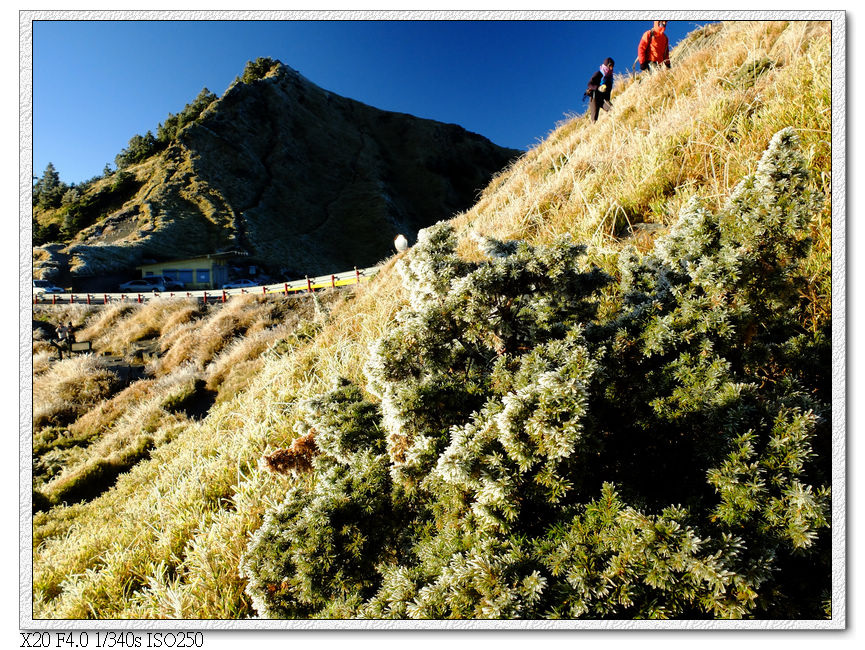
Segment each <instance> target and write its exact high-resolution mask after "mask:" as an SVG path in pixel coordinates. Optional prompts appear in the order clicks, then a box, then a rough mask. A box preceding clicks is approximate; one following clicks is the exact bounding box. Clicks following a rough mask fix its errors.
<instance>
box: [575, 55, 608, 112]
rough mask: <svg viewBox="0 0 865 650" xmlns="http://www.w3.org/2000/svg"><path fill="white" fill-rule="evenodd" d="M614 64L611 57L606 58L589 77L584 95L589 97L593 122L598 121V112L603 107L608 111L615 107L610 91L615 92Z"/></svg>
mask: <svg viewBox="0 0 865 650" xmlns="http://www.w3.org/2000/svg"><path fill="white" fill-rule="evenodd" d="M613 65H614V61H613V60H612V59H611V58H610V57H607V58H606V59H604V62H603V63H602V64H601V67H600V68H599V69H598V71H597V72H596V73H595V74H593V75H592V78H591V79H589V85H588V86H586V92H585V93H583V96H584V97H588V98H589V115H591V117H592V122H597V121H598V113H600V112H601V109H602V108H603V109H604V110H605V111H608V110H610V109H611V108H612V107H613V105H612V104H611V103H610V93H612V92H613Z"/></svg>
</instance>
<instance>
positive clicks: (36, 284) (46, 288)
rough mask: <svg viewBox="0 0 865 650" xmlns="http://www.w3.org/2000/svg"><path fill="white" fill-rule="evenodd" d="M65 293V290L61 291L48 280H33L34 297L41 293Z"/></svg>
mask: <svg viewBox="0 0 865 650" xmlns="http://www.w3.org/2000/svg"><path fill="white" fill-rule="evenodd" d="M65 291H66V290H65V289H61V288H60V287H58V286H57V285H56V284H53V283H52V282H49V281H48V280H33V293H34V294H35V295H39V294H42V293H63V292H65Z"/></svg>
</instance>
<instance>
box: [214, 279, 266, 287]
mask: <svg viewBox="0 0 865 650" xmlns="http://www.w3.org/2000/svg"><path fill="white" fill-rule="evenodd" d="M257 286H259V285H258V283H256V282H253V281H252V280H248V279H246V278H242V279H240V280H232V281H231V282H226V283H225V284H223V285H222V288H223V289H249V288H250V287H257Z"/></svg>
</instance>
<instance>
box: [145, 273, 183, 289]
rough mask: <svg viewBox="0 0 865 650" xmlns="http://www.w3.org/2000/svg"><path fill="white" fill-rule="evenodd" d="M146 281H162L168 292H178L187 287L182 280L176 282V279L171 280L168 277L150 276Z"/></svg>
mask: <svg viewBox="0 0 865 650" xmlns="http://www.w3.org/2000/svg"><path fill="white" fill-rule="evenodd" d="M144 279H145V280H159V279H161V280H162V284H164V285H165V289H166V290H167V291H178V290H180V289H185V288H186V285H185V284H184V283H183V282H181V281H180V280H175V279H174V278H169V277H168V276H167V275H148V276H147V277H146V278H144Z"/></svg>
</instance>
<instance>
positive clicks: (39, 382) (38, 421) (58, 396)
mask: <svg viewBox="0 0 865 650" xmlns="http://www.w3.org/2000/svg"><path fill="white" fill-rule="evenodd" d="M116 384H117V376H116V375H115V374H114V373H113V372H111V371H110V370H107V369H106V368H105V367H104V366H103V365H102V364H101V363H100V360H99V359H98V357H96V356H94V355H92V354H84V355H79V356H76V357H71V358H65V359H63V360H62V361H58V362H57V363H55V364H52V365H51V367H50V368H48V369H47V370H44V371H43V372H42V373H41V374H40V375H39V376H38V377H37V378H36V380H35V381H34V382H33V405H34V407H33V423H34V427H35V428H38V427H40V426H46V425H49V424H53V425H63V424H66V423H67V422H69V421H70V420H71V419H74V418H75V417H76V416H77V415H78V414H80V413H82V412H83V411H84V410H85V409H86V408H87V407H89V406H90V405H92V404H95V403H97V402H98V401H100V400H101V399H103V398H104V397H106V396H107V395H109V394H111V392H112V391H113V389H114V387H115V386H116Z"/></svg>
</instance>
